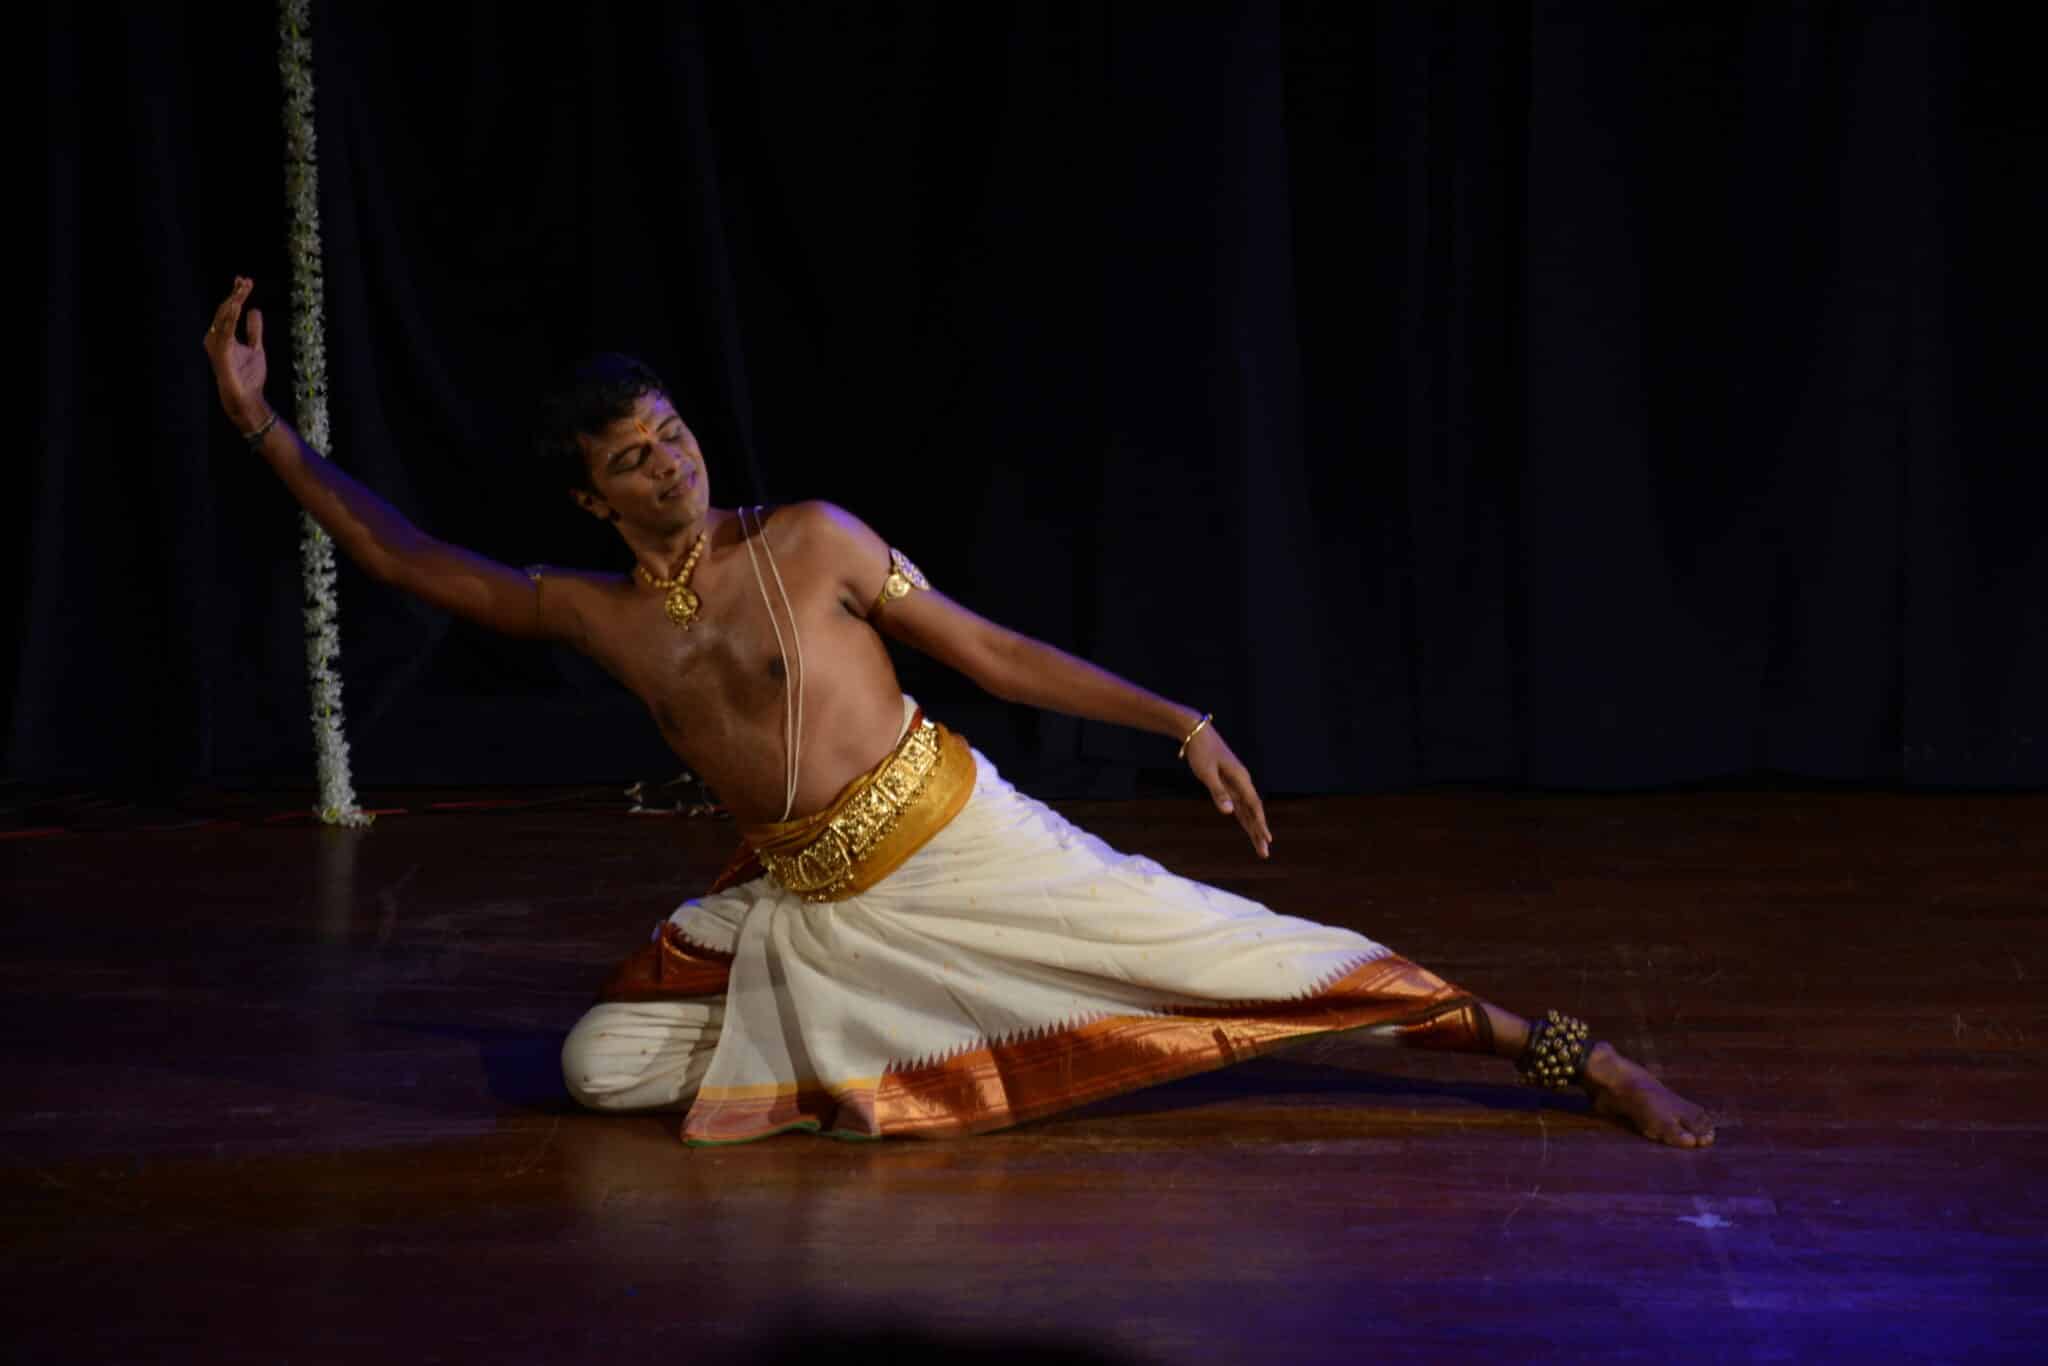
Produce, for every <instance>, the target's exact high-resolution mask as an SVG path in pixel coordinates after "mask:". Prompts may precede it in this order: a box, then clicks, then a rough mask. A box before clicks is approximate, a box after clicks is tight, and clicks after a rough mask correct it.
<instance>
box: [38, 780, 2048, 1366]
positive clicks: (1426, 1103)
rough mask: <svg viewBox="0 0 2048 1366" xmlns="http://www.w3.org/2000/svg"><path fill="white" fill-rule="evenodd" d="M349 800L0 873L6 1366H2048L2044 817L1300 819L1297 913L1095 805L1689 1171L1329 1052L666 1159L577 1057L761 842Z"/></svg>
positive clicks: (1404, 1067)
mask: <svg viewBox="0 0 2048 1366" xmlns="http://www.w3.org/2000/svg"><path fill="white" fill-rule="evenodd" d="M371 795H372V796H373V797H376V798H378V799H379V800H380V801H382V802H383V803H384V804H387V805H396V804H403V805H406V806H407V807H408V808H409V814H405V815H396V816H389V817H386V818H385V819H383V820H381V821H380V822H379V823H378V825H377V827H376V828H375V830H374V831H372V832H369V833H367V834H356V833H348V832H338V831H327V830H322V829H318V828H315V827H312V826H309V825H307V824H305V823H303V822H298V823H266V822H264V821H263V820H262V815H263V814H264V811H265V810H268V809H270V808H261V809H258V808H255V807H250V806H249V805H248V800H247V799H244V800H243V806H242V808H240V809H235V808H233V806H232V804H230V805H229V806H228V807H224V808H222V809H221V814H223V815H224V816H226V817H229V818H230V819H227V820H223V821H220V822H216V823H212V824H194V825H188V826H185V827H183V828H169V829H165V828H154V829H151V828H138V823H137V822H135V821H130V822H128V823H127V825H126V826H125V827H124V826H123V824H122V822H120V821H118V820H115V821H111V822H102V824H108V825H111V826H112V827H113V828H107V829H99V830H94V829H90V828H86V829H79V830H74V831H72V832H70V833H49V834H47V835H45V836H42V837H37V836H35V835H34V834H33V832H24V831H21V830H17V831H15V832H13V835H14V837H12V838H7V839H0V886H4V887H5V890H6V897H7V914H6V917H5V922H4V923H5V933H6V936H7V946H6V948H7V951H6V954H5V972H6V991H5V998H4V999H5V1003H6V1004H5V1008H6V1012H7V1028H6V1032H5V1048H6V1059H7V1081H8V1088H7V1089H8V1092H9V1102H8V1106H7V1109H6V1112H5V1117H4V1123H0V1135H4V1143H0V1173H4V1182H5V1201H4V1208H5V1210H6V1214H5V1221H6V1243H5V1246H6V1250H7V1275H6V1281H5V1284H6V1288H7V1298H8V1301H9V1306H8V1313H7V1315H6V1317H7V1319H8V1320H9V1322H10V1323H11V1325H12V1327H11V1328H10V1329H9V1330H8V1335H9V1336H10V1337H11V1338H12V1339H13V1340H15V1342H16V1343H17V1346H16V1348H15V1349H14V1351H13V1352H12V1353H10V1359H12V1360H15V1361H21V1362H47V1361H70V1360H79V1361H95V1362H100V1361H162V1360H191V1361H206V1362H222V1363H225V1362H257V1361H262V1362H315V1361H344V1360H364V1359H371V1358H377V1359H383V1360H389V1361H393V1362H401V1361H402V1362H413V1361H483V1360H486V1359H489V1360H493V1361H500V1362H503V1361H518V1362H525V1361H547V1362H570V1361H594V1360H599V1359H605V1360H611V1359H626V1360H641V1359H651V1358H654V1357H661V1358H663V1359H665V1360H667V1361H670V1362H706V1361H710V1362H728V1361H730V1362H765V1361H782V1360H796V1359H797V1357H798V1355H799V1354H801V1355H802V1357H803V1358H804V1359H805V1360H807V1361H811V1362H814V1361H815V1360H816V1359H817V1357H818V1354H819V1352H820V1351H821V1350H826V1351H832V1352H834V1353H835V1354H837V1353H841V1352H844V1351H845V1350H847V1349H848V1348H849V1347H851V1346H854V1345H857V1343H858V1341H859V1340H861V1339H862V1338H863V1337H865V1339H866V1340H868V1341H869V1345H871V1346H872V1345H876V1344H878V1343H880V1342H882V1341H883V1340H884V1339H886V1340H887V1342H889V1343H892V1344H894V1345H895V1346H897V1347H898V1348H900V1349H901V1350H902V1354H903V1355H905V1356H906V1357H907V1356H909V1355H910V1354H911V1353H912V1352H913V1351H915V1350H917V1349H918V1348H919V1347H920V1345H922V1346H923V1347H924V1348H926V1349H929V1348H930V1347H932V1346H937V1347H939V1348H940V1349H942V1350H944V1351H946V1352H947V1353H948V1355H949V1356H951V1357H957V1358H960V1359H965V1360H975V1359H981V1360H988V1361H999V1360H1000V1361H1025V1360H1046V1361H1054V1360H1062V1361H1077V1362H1078V1361H1091V1360H1099V1361H1110V1360H1121V1361H1149V1362H1157V1363H1226V1362H1230V1363H1235V1362H1262V1363H1263V1362H1308V1363H1319V1362H1339V1361H1342V1362H1371V1361H1381V1360H1389V1359H1392V1360H1402V1359H1424V1358H1430V1359H1444V1360H1467V1361H1489V1360H1495V1359H1506V1358H1514V1359H1525V1360H1526V1359H1538V1360H1559V1361H1589V1360H1643V1361H1660V1362H1661V1361H1668V1360H1672V1359H1679V1360H1711V1361H1828V1360H1838V1359H1839V1360H1848V1359H1852V1358H1853V1359H1861V1360H1878V1361H1883V1360H1928V1361H1981V1360H2000V1359H2012V1360H2022V1359H2035V1360H2038V1359H2040V1358H2039V1353H2040V1352H2041V1350H2042V1349H2041V1345H2040V1344H2041V1339H2042V1335H2043V1333H2044V1330H2048V1309H2044V1305H2048V1144H2044V1140H2048V1085H2044V1082H2048V1074H2044V1072H2048V1070H2044V1066H2043V1059H2042V1051H2041V1041H2042V1040H2043V1039H2044V1037H2048V1005H2044V995H2043V989H2042V988H2043V984H2044V982H2048V803H2044V801H2043V799H2041V798H2035V797H2010V796H2007V797H1998V796H1973V795H1918V796H1899V795H1885V794H1873V793H1846V792H1827V793H1784V792H1767V793H1766V792H1750V793H1731V792H1707V793H1680V794H1659V795H1649V796H1606V797H1572V796H1550V795H1498V794H1471V793H1457V794H1435V795H1414V796H1396V797H1361V798H1344V799H1319V800H1313V801H1293V802H1280V803H1276V804H1275V808H1274V812H1273V827H1274V831H1275V836H1276V844H1275V850H1274V853H1275V857H1274V860H1273V862H1272V863H1271V864H1269V865H1261V864H1259V863H1257V862H1256V861H1254V860H1253V859H1252V858H1251V857H1250V856H1249V854H1248V853H1247V852H1246V850H1245V848H1244V845H1243V841H1242V838H1241V837H1240V836H1239V835H1238V834H1237V833H1236V831H1235V828H1234V827H1232V826H1230V825H1228V824H1226V823H1225V822H1224V821H1223V820H1222V819H1221V818H1219V817H1217V816H1216V815H1215V814H1214V813H1213V812H1211V811H1209V810H1208V809H1207V808H1206V807H1205V806H1204V805H1203V804H1202V803H1200V802H1199V801H1197V800H1193V799H1190V800H1187V801H1166V802H1162V801H1149V802H1130V803H1121V804H1071V805H1068V806H1065V807H1064V808H1063V809H1065V810H1066V811H1067V812H1068V813H1069V814H1070V815H1072V816H1073V817H1074V818H1076V819H1077V820H1079V821H1080V822H1081V823H1083V824H1084V825H1087V826H1088V827H1090V828H1091V829H1094V830H1096V831H1097V832H1098V833H1100V834H1102V835H1103V836H1104V837H1105V838H1107V839H1109V840H1110V841H1111V842H1112V843H1115V844H1117V845H1119V846H1121V847H1124V848H1127V849H1132V850H1135V851H1139V852H1143V853H1147V854H1150V855H1152V856H1153V857H1155V858H1158V859H1159V860H1161V861H1162V862H1164V863H1165V864H1166V865H1167V866H1168V867H1169V868H1172V869H1174V870H1175V871H1178V872H1183V873H1186V874H1188V875H1190V876H1194V877H1199V878H1202V879H1205V880H1208V881H1211V882H1215V883H1218V884H1220V885H1223V886H1227V887H1229V888H1231V889H1232V890H1235V891H1239V892H1243V893H1245V894H1248V895H1251V896H1254V897H1256V898H1258V899H1260V900H1262V901H1265V902H1266V903H1268V904H1269V905H1271V906H1273V907H1274V908H1276V909H1279V910H1283V911H1287V912H1290V913H1294V914H1299V915H1304V916H1308V917H1311V918H1315V919H1321V920H1326V921H1330V922H1334V923H1338V924H1343V925H1348V926H1351V927H1353V928H1356V929H1358V930H1361V931H1363V932H1365V933H1367V934H1369V935H1371V936H1372V937H1374V938H1376V939H1378V940H1380V941H1382V942H1384V943H1387V944H1389V945H1391V946H1393V947H1394V948H1396V949H1398V950H1400V951H1402V952H1404V953H1406V954H1407V955H1409V956H1410V957H1412V958H1415V959H1417V960H1419V961H1421V962H1423V963H1425V964H1427V965H1429V966H1431V967H1433V968H1435V969H1436V970H1437V971H1439V972H1441V973H1442V974H1443V975H1445V976H1447V977H1449V978H1451V979H1452V980H1454V981H1458V982H1460V983H1462V984H1463V985H1465V986H1467V987H1468V988H1470V989H1472V990H1475V991H1478V992H1480V993H1481V994H1483V995H1485V996H1487V997H1489V998H1491V999H1494V1000H1497V1001H1499V1002H1500V1003H1501V1004H1503V1005H1507V1006H1510V1007H1512V1008H1517V1009H1521V1010H1524V1011H1540V1010H1542V1009H1543V1008H1545V1007H1548V1006H1557V1007H1560V1008H1563V1009H1566V1010H1569V1011H1572V1012H1575V1013H1578V1014H1582V1015H1585V1016H1587V1017H1588V1018H1589V1019H1591V1020H1592V1021H1593V1023H1594V1027H1595V1030H1596V1032H1597V1033H1599V1034H1601V1035H1603V1036H1605V1037H1608V1038H1610V1039H1612V1040H1613V1041H1615V1043H1616V1044H1617V1045H1618V1046H1620V1047H1621V1048H1622V1049H1623V1050H1624V1051H1625V1052H1628V1053H1631V1054H1633V1055H1634V1056H1636V1057H1638V1058H1640V1059H1641V1060H1643V1061H1644V1062H1645V1063H1647V1064H1648V1065H1649V1066H1650V1067H1651V1068H1652V1070H1654V1071H1656V1072H1658V1073H1659V1074H1661V1075H1662V1076H1663V1077H1664V1078H1665V1079H1666V1080H1667V1081H1668V1082H1670V1083H1671V1084H1672V1085H1673V1086H1675V1087H1676V1088H1677V1089H1678V1090H1680V1091H1681V1092H1683V1093H1685V1094H1687V1095H1690V1096H1693V1097H1694V1098H1696V1099H1699V1100H1701V1101H1703V1102H1706V1103H1708V1104H1710V1105H1711V1106H1713V1107H1714V1108H1715V1110H1716V1112H1717V1114H1718V1115H1719V1116H1720V1123H1721V1128H1720V1138H1719V1142H1718V1143H1717V1145H1716V1146H1714V1147H1713V1148H1711V1149H1708V1150H1705V1151H1701V1152H1682V1151H1675V1150H1670V1149H1662V1148H1658V1147H1654V1146H1652V1145H1651V1144H1649V1143H1646V1142H1643V1141H1641V1140H1639V1139H1636V1138H1634V1137H1631V1136H1630V1135H1628V1134H1626V1133H1623V1132H1621V1131H1620V1130H1618V1129H1616V1128H1613V1127H1611V1126H1609V1125H1608V1124H1606V1123H1604V1122H1602V1121H1600V1120H1598V1119H1596V1118H1594V1117H1592V1116H1591V1115H1589V1114H1588V1113H1587V1112H1586V1110H1585V1108H1584V1105H1583V1103H1582V1102H1578V1101H1575V1100H1570V1099H1566V1100H1551V1099H1545V1098H1543V1097H1541V1096H1539V1095H1538V1093H1536V1092H1533V1091H1530V1090H1527V1089H1523V1088H1520V1087H1517V1086H1515V1085H1513V1084H1512V1080H1513V1076H1512V1072H1511V1071H1510V1070H1509V1069H1508V1068H1507V1067H1506V1066H1505V1065H1504V1064H1501V1063H1497V1062H1491V1061H1488V1060H1485V1059H1471V1058H1457V1057H1445V1056H1441V1055H1434V1054H1410V1053H1398V1052H1392V1051H1387V1050H1382V1049H1376V1048H1373V1047H1371V1046H1369V1045H1367V1044H1365V1043H1363V1042H1362V1041H1360V1040H1356V1039H1347V1038H1345V1037H1341V1036H1340V1037H1334V1038H1326V1039H1322V1040H1317V1041H1313V1042H1311V1043H1309V1044H1306V1045H1303V1046H1300V1047H1298V1048H1297V1049H1295V1050H1294V1051H1292V1052H1288V1053H1285V1054H1282V1055H1279V1056H1276V1057H1273V1058H1270V1059H1265V1060H1261V1061H1258V1062H1254V1063H1249V1064H1246V1065H1244V1066H1242V1067H1239V1068H1235V1069H1231V1070H1227V1071H1224V1072H1220V1073H1215V1074H1211V1075H1208V1076H1205V1077H1199V1078H1195V1079H1192V1080H1189V1081H1186V1082H1181V1083H1176V1084H1174V1085H1170V1086H1166V1087H1162V1088H1159V1089H1157V1090H1153V1091H1148V1092H1142V1093H1139V1094H1136V1095H1132V1096H1128V1097H1124V1098H1120V1099H1118V1100H1115V1101H1111V1102H1107V1103H1104V1104H1101V1105H1098V1106H1095V1107H1092V1108H1090V1109H1087V1110H1084V1111H1077V1112H1074V1113H1072V1114H1069V1115H1066V1116H1062V1117H1056V1118H1053V1119H1049V1120H1044V1121H1041V1122H1038V1123H1035V1124H1031V1125H1028V1126H1025V1127H1022V1128H1019V1129H1016V1130H1012V1131H1009V1132H1005V1133H1000V1134H993V1135H988V1136H985V1137H981V1138H973V1139H964V1140H957V1141H951V1142H941V1143H917V1142H891V1143H881V1144H858V1145H856V1144H842V1143H837V1142H833V1141H831V1140H828V1139H821V1138H816V1137H810V1136H802V1135H791V1136H784V1137H780V1138H775V1139H771V1140H768V1141H765V1142H761V1143H758V1144H754V1145H749V1146H742V1147H737V1148H726V1149H707V1150H693V1149H686V1148H684V1147H683V1146H681V1144H680V1143H678V1142H677V1140H676V1137H675V1133H674V1127H675V1124H674V1120H673V1118H658V1117H626V1118H620V1117H601V1116H597V1115H592V1114H589V1113H585V1112H581V1111H579V1110H577V1109H576V1108H574V1107H573V1106H572V1105H571V1104H570V1102H569V1101H568V1099H567V1096H566V1095H565V1093H564V1092H563V1090H562V1086H561V1081H560V1076H559V1071H558V1062H557V1057H558V1049H559V1046H560V1041H561V1038H562V1036H563V1034H564V1033H565V1032H566V1031H567V1030H568V1028H569V1027H570V1025H571V1024H573V1023H574V1022H575V1020H576V1018H577V1016H578V1015H579V1014H580V1013H581V1011H582V1009H583V1008H584V1006H585V1005H586V1004H587V1002H588V1000H589V997H590V994H591V992H592V991H593V990H594V989H595V987H596V985H597V983H598V982H599V980H600V979H601V978H602V977H603V976H604V975H605V974H606V972H607V971H608V969H609V968H610V967H611V965H612V964H613V963H614V962H615V961H616V960H617V959H618V958H620V957H621V956H622V955H623V954H624V953H626V952H627V951H628V950H630V949H632V948H634V947H635V946H637V945H638V944H640V943H642V942H644V941H645V939H646V936H647V934H648V931H649V929H650V927H651V926H652V924H653V923H654V921H655V920H657V919H658V918H660V917H661V916H663V915H665V914H666V913H667V912H668V911H669V910H670V909H671V908H672V907H673V905H674V904H675V903H676V902H677V901H679V900H680V899H681V898H682V896H683V895H684V894H686V893H687V892H689V891H692V890H695V889H696V888H698V887H699V886H701V885H702V884H703V883H704V882H705V881H706V880H707V879H708V878H709V876H710V875H711V874H712V873H713V872H714V871H715V870H716V869H717V868H718V866H719V865H720V864H721V863H722V861H723V859H724V856H725V854H726V853H727V852H728V850H729V846H730V842H731V839H732V834H731V827H730V826H729V825H726V824H723V823H720V822H715V821H701V820H699V821H690V820H684V819H681V818H675V817H666V818H664V817H645V816H627V815H625V814H623V813H622V812H621V811H619V810H618V809H617V808H616V807H613V808H612V809H600V808H599V806H598V804H597V803H595V802H593V801H591V800H587V799H586V800H577V799H576V798H575V794H563V793H553V794H534V793H530V792H519V793H503V792H500V793H489V794H479V793H469V794H446V793H442V794H422V793H411V792H408V793H403V794H371ZM454 795H466V796H468V797H472V798H482V797H500V798H514V797H516V798H520V799H524V800H529V801H532V800H536V799H539V798H545V799H546V800H543V801H541V803H540V804H538V805H528V806H524V807H518V808H509V809H490V808H483V809H462V810H450V809H430V808H433V807H435V805H436V804H437V803H440V802H445V801H446V800H448V799H449V798H450V797H451V796H454ZM279 804H282V803H279ZM85 824H86V825H87V826H88V827H89V826H90V825H91V824H92V822H90V821H87V822H86V823H85ZM141 824H147V822H143V823H141ZM158 824H161V822H159V823H158ZM1031 1342H1038V1343H1052V1344H1065V1351H1064V1353H1063V1354H1061V1353H1057V1352H1050V1351H1048V1352H1046V1353H1043V1354H1030V1353H1026V1352H1024V1351H1022V1350H1021V1349H1020V1348H1018V1347H1017V1346H1016V1344H1020V1343H1031ZM1005 1344H1009V1345H1010V1346H1009V1347H1008V1348H1006V1347H1005ZM1091 1345H1092V1350H1087V1349H1088V1348H1089V1347H1090V1346H1091Z"/></svg>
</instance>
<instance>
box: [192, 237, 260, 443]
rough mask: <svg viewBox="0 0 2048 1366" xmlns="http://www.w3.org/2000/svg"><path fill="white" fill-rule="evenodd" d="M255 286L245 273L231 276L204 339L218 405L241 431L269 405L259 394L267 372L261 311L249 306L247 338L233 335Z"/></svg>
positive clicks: (249, 428)
mask: <svg viewBox="0 0 2048 1366" xmlns="http://www.w3.org/2000/svg"><path fill="white" fill-rule="evenodd" d="M255 287H256V282H255V281H254V280H251V279H250V278H249V277H248V276H246V275H237V276H236V277H235V287H234V289H233V290H231V291H230V292H229V293H228V297H227V298H225V299H223V300H221V303H220V307H219V308H216V309H214V310H213V321H212V322H211V323H209V324H208V325H207V328H206V341H205V343H204V345H205V347H206V358H207V359H208V360H210V361H211V362H213V382H214V385H215V387H216V388H218V389H219V390H220V406H221V407H222V408H224V409H226V410H227V415H228V421H230V422H232V423H234V424H235V430H236V431H239V432H244V433H246V432H253V431H255V430H256V429H257V428H258V427H261V426H262V425H263V424H264V423H265V422H267V421H268V420H269V418H270V405H269V404H268V403H267V402H265V401H264V398H263V382H264V380H265V379H267V378H268V377H269V374H270V363H269V361H268V360H266V359H265V358H264V355H263V315H262V314H261V313H259V312H257V311H256V310H255V309H253V308H252V309H250V310H249V340H248V341H247V342H246V343H244V342H242V341H240V340H238V339H237V338H236V336H235V333H236V331H237V329H238V326H239V324H240V323H241V320H242V306H243V305H244V304H246V303H248V302H249V292H250V291H251V290H253V289H254V288H255Z"/></svg>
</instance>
